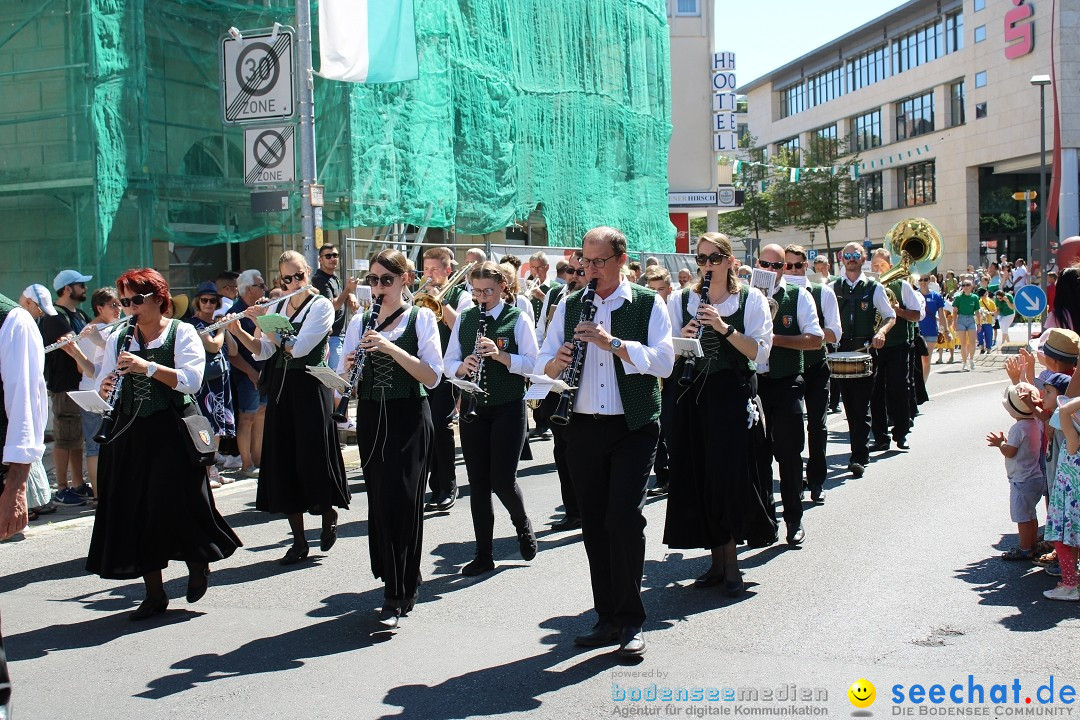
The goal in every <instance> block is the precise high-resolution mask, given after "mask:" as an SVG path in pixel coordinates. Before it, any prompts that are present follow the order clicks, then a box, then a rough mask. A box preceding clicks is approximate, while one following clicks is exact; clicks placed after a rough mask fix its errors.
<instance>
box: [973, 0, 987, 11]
mask: <svg viewBox="0 0 1080 720" xmlns="http://www.w3.org/2000/svg"><path fill="white" fill-rule="evenodd" d="M985 7H986V0H975V12H979V11H980V10H982V9H983V8H985Z"/></svg>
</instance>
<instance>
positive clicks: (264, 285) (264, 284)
mask: <svg viewBox="0 0 1080 720" xmlns="http://www.w3.org/2000/svg"><path fill="white" fill-rule="evenodd" d="M251 287H257V288H262V289H263V290H265V289H266V283H255V284H254V285H252V286H251Z"/></svg>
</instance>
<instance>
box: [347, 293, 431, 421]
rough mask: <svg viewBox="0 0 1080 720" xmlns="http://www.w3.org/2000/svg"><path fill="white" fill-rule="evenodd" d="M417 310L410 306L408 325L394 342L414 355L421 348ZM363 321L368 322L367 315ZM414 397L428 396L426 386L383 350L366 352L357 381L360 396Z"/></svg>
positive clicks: (372, 397)
mask: <svg viewBox="0 0 1080 720" xmlns="http://www.w3.org/2000/svg"><path fill="white" fill-rule="evenodd" d="M419 313H420V309H419V308H416V307H412V308H409V311H408V314H407V315H406V316H405V318H406V319H405V321H404V322H406V323H408V325H406V326H405V331H404V332H402V333H401V337H399V338H398V339H397V340H395V341H394V344H395V345H397V346H398V347H399V348H401V349H402V350H404V351H405V352H407V353H409V354H410V355H413V356H415V355H416V354H417V352H418V351H419V349H420V339H419V337H417V335H416V316H417V315H418V314H419ZM367 314H368V315H370V314H371V313H370V312H369V313H367ZM364 322H365V323H367V322H368V319H367V318H366V317H365V318H364ZM417 397H427V388H425V387H424V386H423V384H422V383H421V382H420V381H418V380H417V379H416V378H414V377H413V376H412V375H410V374H409V373H408V372H407V371H406V370H405V368H403V367H401V366H400V365H398V364H397V362H396V361H395V360H394V359H393V358H392V357H390V356H389V355H387V354H386V353H370V354H369V355H368V356H367V359H366V360H365V361H364V374H363V378H362V379H361V381H360V399H361V400H402V399H405V398H417Z"/></svg>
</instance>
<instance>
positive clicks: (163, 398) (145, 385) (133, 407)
mask: <svg viewBox="0 0 1080 720" xmlns="http://www.w3.org/2000/svg"><path fill="white" fill-rule="evenodd" d="M179 325H180V321H179V320H171V321H169V328H168V329H167V330H166V331H165V342H163V343H161V347H158V348H153V349H152V350H148V349H146V348H143V349H142V350H140V351H139V352H137V353H133V354H135V355H138V356H139V357H141V358H145V359H147V360H149V361H150V362H152V363H157V364H158V365H164V366H165V367H171V368H175V367H176V352H175V348H176V328H177V327H178V326H179ZM133 332H135V329H134V328H130V327H128V328H125V329H124V330H123V332H122V333H121V334H120V337H119V338H118V339H117V343H116V347H117V348H121V347H123V346H124V343H125V342H126V338H127V336H128V335H129V334H131V333H133ZM190 402H191V396H190V395H185V394H184V393H182V392H177V391H176V390H173V389H172V388H170V387H168V386H167V385H165V384H164V383H160V382H158V381H157V380H154V379H153V378H148V377H146V376H145V375H137V374H135V373H130V374H128V375H126V376H124V381H123V385H121V387H120V411H121V412H122V413H124V414H125V415H127V416H128V417H147V416H149V415H153V414H154V413H156V412H159V411H161V410H164V409H165V408H167V407H169V405H172V406H173V407H176V408H182V407H184V406H185V405H187V404H188V403H190Z"/></svg>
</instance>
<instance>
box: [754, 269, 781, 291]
mask: <svg viewBox="0 0 1080 720" xmlns="http://www.w3.org/2000/svg"><path fill="white" fill-rule="evenodd" d="M750 286H751V287H755V288H757V289H758V290H760V291H761V292H763V293H765V297H772V293H773V288H775V287H776V273H775V272H773V271H772V270H762V269H761V268H754V270H753V272H752V273H751V275H750Z"/></svg>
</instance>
